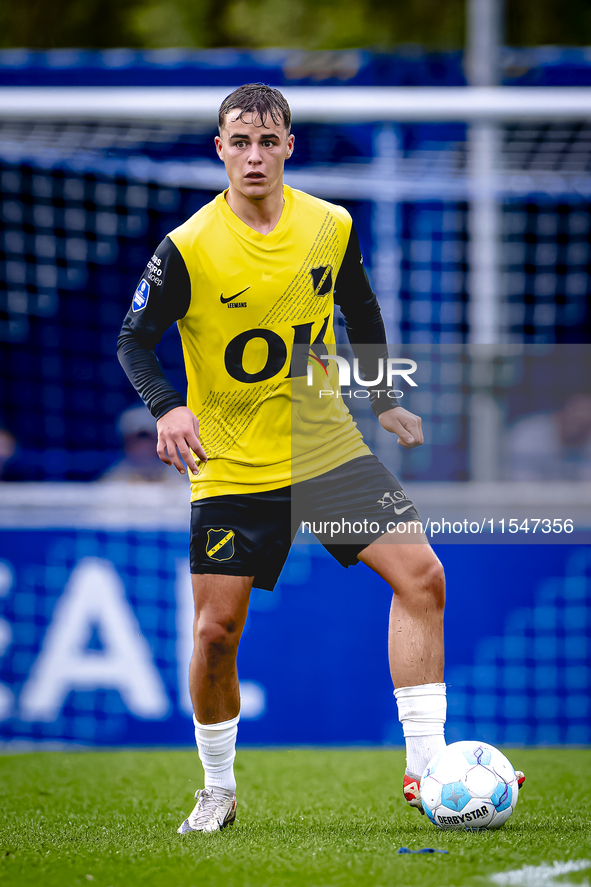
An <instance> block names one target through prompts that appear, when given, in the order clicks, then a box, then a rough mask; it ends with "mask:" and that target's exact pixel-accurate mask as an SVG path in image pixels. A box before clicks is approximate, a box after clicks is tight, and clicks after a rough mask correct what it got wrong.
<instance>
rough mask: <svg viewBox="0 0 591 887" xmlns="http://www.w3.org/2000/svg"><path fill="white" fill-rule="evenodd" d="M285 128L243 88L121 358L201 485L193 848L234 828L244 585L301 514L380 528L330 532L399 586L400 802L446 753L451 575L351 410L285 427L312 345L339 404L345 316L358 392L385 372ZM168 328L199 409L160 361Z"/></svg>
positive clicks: (173, 452)
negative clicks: (214, 182)
mask: <svg viewBox="0 0 591 887" xmlns="http://www.w3.org/2000/svg"><path fill="white" fill-rule="evenodd" d="M290 126H291V113H290V109H289V106H288V104H287V102H286V100H285V98H284V96H283V95H282V94H281V93H280V92H279V91H278V90H276V89H271V88H269V87H267V86H263V85H261V84H249V85H246V86H242V87H240V88H239V89H237V90H236V91H235V92H233V93H232V94H231V95H230V96H228V97H227V98H226V99H225V100H224V102H223V103H222V105H221V108H220V111H219V135H218V136H216V139H215V144H216V149H217V153H218V156H219V158H220V159H221V160H222V162H223V163H224V164H225V167H226V171H227V174H228V179H229V187H228V189H227V190H226V191H225V192H224V193H223V194H219V195H218V196H217V197H216V198H215V199H214V200H213V201H212V202H211V203H209V204H207V206H205V207H203V209H201V210H200V211H199V212H197V213H196V214H195V215H194V216H192V217H191V218H190V219H189V220H188V221H187V222H185V223H184V224H183V225H181V226H180V227H178V228H176V229H175V230H174V231H172V232H171V233H170V234H169V235H168V236H167V237H166V238H165V239H164V241H163V242H162V243H161V244H160V246H159V247H158V248H157V249H156V252H155V253H154V255H153V256H152V258H151V260H150V262H148V266H147V268H146V270H145V272H144V274H143V276H142V279H141V280H140V283H139V285H138V288H137V290H136V292H135V294H134V297H133V301H132V305H131V308H130V310H129V313H128V314H127V316H126V318H125V321H124V323H123V327H122V330H121V333H120V336H119V342H118V354H119V359H120V361H121V364H122V366H123V367H124V369H125V371H126V373H127V375H128V376H129V378H130V380H131V382H132V384H133V385H134V386H135V388H136V390H137V391H138V393H139V394H140V396H141V397H142V399H143V401H144V403H145V404H146V405H147V406H148V407H149V409H150V411H151V413H152V415H153V416H154V417H155V419H156V420H157V427H158V448H157V449H158V455H159V456H160V458H161V459H162V461H163V462H165V463H166V464H167V465H169V466H171V465H174V466H175V468H176V470H177V471H179V472H180V473H181V474H184V473H185V466H184V464H183V460H184V463H186V466H187V468H188V471H189V476H190V480H191V489H192V495H191V500H192V509H191V543H190V562H191V573H192V581H193V593H194V602H195V622H194V643H195V647H194V652H193V656H192V660H191V664H190V674H189V679H190V690H191V698H192V701H193V707H194V723H195V737H196V742H197V747H198V751H199V756H200V758H201V761H202V763H203V768H204V771H205V787H204V789H202V790H201V791H199V792H198V793H197V795H196V798H197V804H196V806H195V809H194V810H193V812H192V813H191V814H190V816H189V817H188V818H187V819H186V820H185V821H184V822H183V823H182V825H181V826H180V828H179V832H180V833H184V832H189V831H201V832H212V831H217V830H218V829H221V828H224V827H225V826H226V825H230V824H231V823H232V822H233V821H234V819H235V816H236V795H235V791H236V782H235V778H234V769H233V764H234V758H235V743H236V734H237V725H238V720H239V714H240V697H239V687H238V674H237V671H236V654H237V650H238V644H239V641H240V636H241V633H242V630H243V628H244V624H245V620H246V616H247V611H248V603H249V595H250V590H251V587H252V586H253V584H254V585H255V586H256V587H258V588H263V589H268V590H272V589H273V587H274V585H275V583H276V581H277V579H278V576H279V573H280V572H281V569H282V566H283V564H284V562H285V560H286V558H287V555H288V552H289V549H290V546H291V543H292V541H293V536H294V533H295V530H296V529H297V526H298V524H299V520H301V518H306V519H308V518H309V517H312V518H313V524H314V526H315V527H316V526H317V525H318V524H317V523H316V519H318V522H319V523H322V522H323V521H324V522H326V521H331V520H343V521H345V520H346V519H351V518H352V516H354V517H355V519H359V520H360V521H362V522H363V521H364V520H365V522H366V524H365V526H366V527H367V526H369V529H368V530H367V531H365V532H364V534H363V535H362V536H355V534H354V533H349V535H347V534H346V533H345V536H344V537H343V538H342V539H340V540H338V542H336V543H335V541H334V539H332V538H331V537H330V536H328V535H327V534H326V533H322V532H319V533H317V535H318V536H319V538H320V540H321V541H322V543H323V544H324V545H325V547H326V548H327V549H328V550H329V551H330V553H331V554H332V555H333V556H334V557H335V558H336V559H337V560H338V561H339V562H340V563H341V564H342V565H343V566H345V567H349V566H352V565H354V564H356V563H357V562H358V561H362V562H363V563H364V564H366V565H367V566H369V567H370V568H371V569H372V570H374V571H375V572H376V573H378V575H379V576H381V577H382V578H383V579H384V581H385V582H386V583H387V585H389V586H390V588H391V590H392V593H393V596H392V606H391V612H390V624H389V659H390V669H391V674H392V680H393V684H394V687H395V688H396V689H395V691H394V692H395V696H396V699H397V703H398V713H399V718H400V720H401V722H402V726H403V731H404V736H405V739H406V748H407V769H406V772H405V774H404V780H403V792H404V797H405V798H406V800H407V801H408V802H409V804H411V806H413V807H417V808H418V809H419V810H420V811H421V812H423V811H422V806H421V801H420V787H419V782H420V775H421V773H422V772H423V769H424V767H425V766H426V764H427V762H428V761H429V759H430V758H431V757H432V756H433V755H434V754H436V753H437V752H438V751H440V750H442V749H443V748H444V747H445V740H444V723H445V716H446V695H445V684H444V683H443V608H444V575H443V569H442V566H441V564H440V562H439V560H438V559H437V557H436V556H435V554H434V552H433V550H432V549H431V547H430V545H429V544H428V542H427V540H426V537H425V536H424V535H423V534H422V530H421V528H420V525H419V524H418V521H419V517H418V514H417V512H416V510H415V508H414V505H413V503H412V502H411V501H410V500H409V499H408V498H407V497H406V495H405V493H404V492H403V490H402V489H401V487H400V484H399V483H398V481H397V480H396V479H395V478H394V477H393V476H392V475H391V474H390V472H389V471H387V469H386V468H385V467H384V466H383V465H381V463H380V462H379V461H378V460H377V459H376V457H375V456H373V455H372V454H371V452H370V451H369V449H368V448H367V446H366V445H365V443H364V441H363V439H362V437H361V434H360V433H359V431H358V429H357V426H356V425H355V423H354V422H353V420H352V418H351V416H350V414H349V412H348V410H347V409H346V407H344V406H343V401H342V399H339V398H334V397H326V398H322V399H321V400H320V401H317V402H316V403H318V410H319V411H320V412H319V414H318V415H319V416H320V421H315V417H310V415H307V414H306V409H308V411H309V403H308V404H306V403H303V406H302V410H301V411H300V410H296V411H294V414H293V415H292V394H293V391H294V390H296V389H297V385H298V383H300V382H302V380H304V378H305V376H306V374H307V367H306V361H305V360H304V361H303V360H302V359H301V350H302V348H303V349H304V352H306V353H309V354H310V358H311V365H312V372H314V369H315V366H316V371H317V372H320V373H321V374H324V375H325V377H328V382H329V383H330V384H328V383H325V384H324V386H323V387H326V388H327V389H328V390H329V391H335V390H337V389H338V381H337V379H336V376H335V373H336V364H335V362H334V361H331V360H325V361H324V362H323V360H322V358H323V355H326V354H330V347H331V346H333V351H334V342H335V339H334V331H333V311H334V304H335V303H336V304H338V305H339V306H340V308H341V311H342V314H343V316H344V318H345V322H346V328H347V333H348V337H349V341H350V342H351V344H352V346H353V350H354V351H355V352H356V353H357V354H358V355H359V360H360V368H361V371H362V373H363V374H364V378H366V379H369V378H373V377H372V376H371V375H368V374H366V373H370V372H371V370H370V363H371V361H369V358H368V357H367V353H366V352H365V351H364V346H366V345H371V346H372V347H373V349H374V352H375V353H377V355H378V356H379V355H381V356H382V359H383V358H384V357H385V356H387V349H386V344H385V343H386V339H385V332H384V326H383V322H382V318H381V313H380V309H379V306H378V303H377V300H376V297H375V295H374V294H373V292H372V290H371V287H370V284H369V281H368V278H367V275H366V273H365V270H364V268H363V264H362V262H363V260H362V257H361V251H360V247H359V241H358V238H357V234H356V232H355V228H354V226H353V224H352V221H351V217H350V216H349V214H348V212H347V211H346V210H345V209H343V208H342V207H339V206H334V205H332V204H330V203H327V202H325V201H323V200H319V199H317V198H315V197H311V196H310V195H308V194H305V193H303V192H300V191H295V190H292V189H291V188H289V187H287V186H286V185H284V184H283V167H284V163H285V161H286V160H287V159H288V158H289V157H290V156H291V154H292V152H293V150H294V136H293V135H292V134H291V133H290ZM174 322H177V323H178V327H179V330H180V334H181V339H182V343H183V351H184V357H185V365H186V370H187V379H188V393H187V400H186V401H185V398H184V397H183V396H182V395H181V394H180V393H179V392H178V391H176V390H175V389H174V388H173V387H172V386H171V385H170V383H169V382H168V380H167V379H166V376H165V375H164V372H163V370H162V368H161V366H160V364H159V362H158V360H157V358H156V356H155V352H154V349H155V346H156V345H157V343H158V342H159V341H160V339H161V337H162V335H163V333H164V332H165V330H166V329H167V328H168V327H169V326H170V325H171V324H172V323H174ZM374 356H375V354H374ZM319 363H320V364H321V368H320V367H318V364H319ZM329 364H330V366H329ZM374 367H375V361H374ZM294 386H295V387H294ZM368 390H369V393H370V401H371V408H372V410H373V413H374V414H375V416H376V418H377V420H378V421H379V422H380V424H381V425H382V427H383V428H384V429H385V430H386V431H388V432H390V433H392V434H394V435H395V436H396V437H397V438H398V443H399V444H400V445H401V446H403V447H405V448H407V449H408V448H412V447H417V446H420V445H421V444H422V443H423V435H422V431H421V420H420V419H419V418H418V417H417V416H415V415H413V414H412V413H410V412H409V411H407V410H406V409H404V408H403V407H401V406H400V405H399V404H398V402H397V401H396V400H395V399H394V398H393V397H392V394H393V392H392V391H386V390H385V389H383V388H382V389H379V386H378V385H377V384H376V385H374V386H368ZM316 418H318V417H316ZM300 421H301V427H299V429H298V428H295V427H294V426H295V425H297V424H298V422H300ZM296 439H297V441H298V442H297V446H296V445H294V440H296ZM296 463H297V464H296ZM384 491H387V492H386V493H385V492H384ZM294 502H297V503H298V505H297V508H295V509H294ZM390 506H391V507H390ZM368 522H369V523H368ZM407 522H408V523H409V524H410V523H411V522H412V523H413V524H414V526H415V529H416V528H417V527H418V530H417V532H416V534H415V535H414V537H413V538H412V539H410V538H409V537H410V534H407V533H404V534H403V533H402V531H400V530H399V528H400V527H401V525H402V524H406V523H407ZM403 529H404V530H406V529H408V527H407V526H404V527H403ZM388 543H391V544H388ZM394 543H395V544H394ZM360 717H362V715H361V714H360Z"/></svg>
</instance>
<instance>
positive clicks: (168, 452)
mask: <svg viewBox="0 0 591 887" xmlns="http://www.w3.org/2000/svg"><path fill="white" fill-rule="evenodd" d="M156 428H157V429H158V446H157V447H156V451H157V453H158V455H159V457H160V458H161V459H162V461H163V462H164V464H165V465H174V467H175V468H176V470H177V471H178V472H179V474H186V471H185V466H184V465H183V463H182V461H181V456H182V457H183V459H184V460H185V462H186V463H187V466H188V467H189V468H190V469H191V471H192V472H193V473H194V474H199V468H198V467H197V463H196V461H195V458H194V456H193V453H194V454H195V456H197V458H198V459H200V460H201V461H202V462H207V456H206V454H205V450H204V449H203V447H202V446H201V443H200V441H199V420H198V419H197V417H196V416H194V415H193V413H192V412H191V410H190V409H189V408H188V407H175V408H174V410H169V412H168V413H165V414H164V416H161V418H160V419H158V421H157V423H156ZM191 451H192V452H191Z"/></svg>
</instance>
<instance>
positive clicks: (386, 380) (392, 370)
mask: <svg viewBox="0 0 591 887" xmlns="http://www.w3.org/2000/svg"><path fill="white" fill-rule="evenodd" d="M329 360H331V361H334V363H335V364H336V366H337V370H338V375H339V384H338V387H336V388H335V389H333V388H321V389H320V390H319V392H318V397H320V398H322V397H334V398H339V397H349V398H351V397H354V398H358V399H363V398H368V397H369V396H370V389H371V392H373V393H375V394H377V396H378V397H382V396H384V397H389V398H391V399H393V398H396V399H399V398H401V397H403V396H404V392H403V391H401V390H399V389H395V388H394V387H393V386H394V380H395V378H396V380H397V381H398V380H399V379H403V380H404V381H405V382H406V383H407V384H408V385H410V386H411V387H412V388H417V387H418V386H417V383H416V382H415V380H414V379H413V378H411V377H412V374H413V373H415V372H416V371H417V363H416V361H415V360H410V358H406V357H388V358H383V357H380V358H378V361H377V375H376V377H375V378H374V379H368V378H363V376H362V374H361V371H360V361H359V358H357V357H355V358H354V359H353V367H352V368H351V364H350V361H349V359H348V358H346V357H342V356H341V355H339V354H321V355H317V354H315V353H314V352H313V351H312V349H310V351H309V355H308V368H307V385H308V387H311V386H313V385H314V372H315V371H316V370H315V368H316V367H317V366H319V367H320V368H321V369H322V372H323V373H324V375H325V377H326V380H327V381H329V379H330V377H329V372H328V364H327V362H328V361H329ZM351 377H352V378H353V383H354V384H355V385H358V386H359V387H358V388H351ZM382 384H383V385H384V387H383V388H378V387H377V386H379V385H382ZM343 388H351V390H350V391H343V390H342V389H343Z"/></svg>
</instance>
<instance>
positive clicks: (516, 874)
mask: <svg viewBox="0 0 591 887" xmlns="http://www.w3.org/2000/svg"><path fill="white" fill-rule="evenodd" d="M589 867H591V859H573V860H571V861H570V862H553V863H552V865H524V866H523V868H520V869H515V870H514V871H512V872H499V874H498V875H491V881H494V882H495V884H500V885H502V887H552V885H553V884H555V885H556V887H559V885H561V884H572V883H573V882H572V881H555V880H554V879H555V878H557V877H558V876H559V875H568V874H570V873H571V872H580V871H582V870H583V869H587V868H589ZM578 887H590V885H589V881H583V882H579V884H578Z"/></svg>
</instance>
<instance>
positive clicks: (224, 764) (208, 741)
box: [193, 714, 240, 792]
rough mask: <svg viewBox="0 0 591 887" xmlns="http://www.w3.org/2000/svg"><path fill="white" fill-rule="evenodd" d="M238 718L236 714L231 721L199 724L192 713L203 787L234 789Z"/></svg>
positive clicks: (233, 790) (232, 790)
mask: <svg viewBox="0 0 591 887" xmlns="http://www.w3.org/2000/svg"><path fill="white" fill-rule="evenodd" d="M239 720H240V715H239V714H238V715H236V717H235V718H232V720H231V721H222V722H221V723H220V724H200V723H199V721H198V720H197V718H196V717H195V715H193V723H194V724H195V742H196V743H197V749H198V751H199V757H200V758H201V763H202V764H203V769H204V771H205V788H225V789H227V790H228V791H231V792H235V791H236V779H235V777H234V758H235V757H236V734H237V733H238V721H239Z"/></svg>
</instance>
